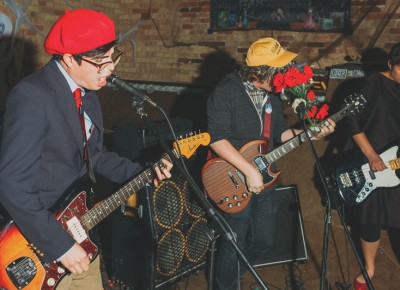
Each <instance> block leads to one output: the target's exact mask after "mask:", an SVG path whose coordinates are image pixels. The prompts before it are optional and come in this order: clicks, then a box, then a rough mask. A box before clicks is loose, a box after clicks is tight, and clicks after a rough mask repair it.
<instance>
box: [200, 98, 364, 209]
mask: <svg viewBox="0 0 400 290" xmlns="http://www.w3.org/2000/svg"><path fill="white" fill-rule="evenodd" d="M346 103H347V104H346V106H344V107H343V108H342V109H341V110H340V111H339V112H337V113H336V114H334V115H332V116H330V117H329V118H328V119H327V120H324V121H323V122H321V123H319V125H318V127H321V125H322V123H325V124H326V125H327V124H329V123H327V122H328V120H333V121H335V122H338V121H340V120H341V119H342V118H343V117H345V116H347V115H349V114H356V113H358V111H359V110H360V109H361V108H363V107H364V106H365V103H366V101H365V99H364V97H363V96H362V95H360V96H357V95H355V96H349V97H347V98H346ZM317 133H318V131H317V130H308V131H307V134H308V136H310V137H313V136H315V135H316V134H317ZM306 138H307V136H306V132H303V133H301V134H299V135H297V136H296V137H295V138H293V139H291V140H289V141H288V142H286V143H285V144H283V145H281V146H280V147H278V148H276V149H274V150H272V151H271V152H269V153H267V154H266V155H262V154H261V153H260V150H259V148H260V146H261V145H264V144H265V143H266V141H264V140H255V141H251V142H249V143H247V144H245V145H244V146H243V147H242V148H240V150H239V152H240V154H241V155H242V156H243V157H244V158H245V159H246V161H247V162H249V163H250V164H253V166H254V167H256V168H257V169H258V170H259V171H260V173H261V175H262V176H263V180H264V189H265V188H267V187H269V186H271V185H272V184H274V183H275V182H276V181H277V180H278V178H279V176H280V172H279V171H277V172H273V171H272V170H271V164H272V163H274V162H275V161H277V160H278V159H279V158H281V157H283V156H285V155H286V154H287V153H289V152H291V151H292V150H294V149H295V148H297V147H298V146H300V145H301V144H303V143H304V142H305V141H306ZM202 181H203V185H204V188H205V192H206V195H207V196H208V197H209V198H211V200H212V201H213V202H214V203H215V205H216V206H218V207H219V208H220V209H221V210H222V211H225V212H228V213H237V212H240V211H242V210H243V209H245V208H246V206H247V204H248V203H249V201H250V197H251V192H249V191H248V189H247V186H246V180H245V177H244V175H243V173H242V172H240V171H239V170H238V169H236V168H235V167H234V166H232V165H231V164H230V163H228V162H226V161H225V160H223V159H221V158H213V159H210V160H209V161H207V162H206V164H204V166H203V169H202Z"/></svg>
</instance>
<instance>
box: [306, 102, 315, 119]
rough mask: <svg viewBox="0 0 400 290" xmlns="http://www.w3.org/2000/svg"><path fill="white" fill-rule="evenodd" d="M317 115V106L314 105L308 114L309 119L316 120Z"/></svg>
mask: <svg viewBox="0 0 400 290" xmlns="http://www.w3.org/2000/svg"><path fill="white" fill-rule="evenodd" d="M316 113H317V106H316V105H312V106H311V108H310V110H309V111H308V112H307V115H308V117H310V118H311V119H312V118H314V116H315V114H316Z"/></svg>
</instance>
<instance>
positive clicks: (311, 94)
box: [307, 91, 315, 101]
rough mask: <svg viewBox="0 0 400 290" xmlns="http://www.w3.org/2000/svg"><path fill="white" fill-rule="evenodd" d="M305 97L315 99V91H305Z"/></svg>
mask: <svg viewBox="0 0 400 290" xmlns="http://www.w3.org/2000/svg"><path fill="white" fill-rule="evenodd" d="M307 98H308V99H309V100H310V101H312V100H314V99H315V93H314V91H308V93H307Z"/></svg>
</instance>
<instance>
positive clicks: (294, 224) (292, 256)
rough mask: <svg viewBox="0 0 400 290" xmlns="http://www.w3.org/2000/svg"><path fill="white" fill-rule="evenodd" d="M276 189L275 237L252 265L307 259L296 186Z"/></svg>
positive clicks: (260, 265) (259, 265)
mask: <svg viewBox="0 0 400 290" xmlns="http://www.w3.org/2000/svg"><path fill="white" fill-rule="evenodd" d="M277 191H278V192H279V210H278V218H277V223H278V225H277V227H276V232H275V234H274V236H275V237H276V239H275V242H274V245H273V246H272V248H271V249H270V250H269V251H268V252H267V253H266V254H264V255H263V256H261V257H259V258H258V259H257V260H256V261H255V262H254V263H253V266H254V267H262V266H269V265H276V264H284V263H290V262H295V261H297V262H300V261H306V260H307V259H308V254H307V247H306V242H305V237H304V229H303V221H302V217H301V211H300V203H299V196H298V191H297V187H296V186H295V185H291V186H287V187H280V188H278V189H277Z"/></svg>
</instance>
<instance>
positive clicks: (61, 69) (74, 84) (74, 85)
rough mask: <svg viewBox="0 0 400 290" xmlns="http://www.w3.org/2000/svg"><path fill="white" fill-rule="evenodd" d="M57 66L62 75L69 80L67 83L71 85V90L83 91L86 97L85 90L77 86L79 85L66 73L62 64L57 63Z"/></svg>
mask: <svg viewBox="0 0 400 290" xmlns="http://www.w3.org/2000/svg"><path fill="white" fill-rule="evenodd" d="M55 62H56V64H57V67H58V68H59V70H60V71H61V73H62V75H63V76H64V77H65V79H66V80H67V83H68V85H69V88H70V89H71V92H74V91H75V90H76V89H81V91H82V97H83V96H84V95H85V90H84V89H82V88H81V87H80V86H78V85H77V83H76V82H75V81H74V80H73V79H72V78H71V77H70V76H69V74H68V73H67V72H66V70H65V69H64V68H63V66H62V65H61V64H60V62H58V61H55Z"/></svg>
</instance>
